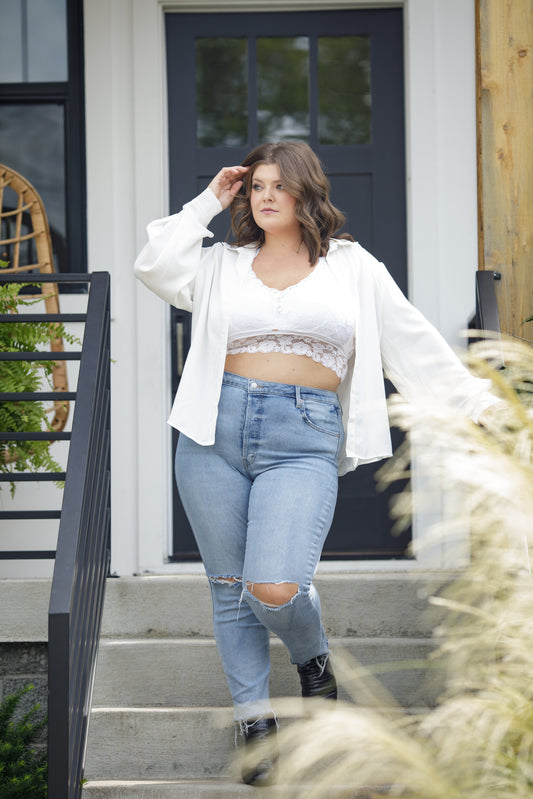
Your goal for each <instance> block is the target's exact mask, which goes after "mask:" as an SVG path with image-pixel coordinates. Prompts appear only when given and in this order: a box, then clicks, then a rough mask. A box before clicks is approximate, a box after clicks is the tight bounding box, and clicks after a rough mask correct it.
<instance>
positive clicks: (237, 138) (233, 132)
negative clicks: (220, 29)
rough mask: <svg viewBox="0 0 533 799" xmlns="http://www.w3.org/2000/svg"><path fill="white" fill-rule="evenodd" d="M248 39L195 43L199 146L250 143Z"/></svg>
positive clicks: (208, 40) (207, 40)
mask: <svg viewBox="0 0 533 799" xmlns="http://www.w3.org/2000/svg"><path fill="white" fill-rule="evenodd" d="M247 63H248V58H247V46H246V39H244V38H239V39H228V38H214V37H205V38H199V39H197V40H196V140H197V143H198V145H199V146H200V147H217V146H226V147H239V146H242V145H245V144H246V143H247V141H248V110H247V109H248V80H247V71H248V67H247Z"/></svg>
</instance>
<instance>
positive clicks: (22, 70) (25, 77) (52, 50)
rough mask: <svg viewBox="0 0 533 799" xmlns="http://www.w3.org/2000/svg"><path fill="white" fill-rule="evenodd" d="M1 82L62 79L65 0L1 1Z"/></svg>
mask: <svg viewBox="0 0 533 799" xmlns="http://www.w3.org/2000/svg"><path fill="white" fill-rule="evenodd" d="M0 20H1V25H0V82H1V83H26V82H28V81H30V82H35V83H43V82H56V81H57V82H63V81H66V80H68V75H67V8H66V0H18V2H17V1H16V0H0Z"/></svg>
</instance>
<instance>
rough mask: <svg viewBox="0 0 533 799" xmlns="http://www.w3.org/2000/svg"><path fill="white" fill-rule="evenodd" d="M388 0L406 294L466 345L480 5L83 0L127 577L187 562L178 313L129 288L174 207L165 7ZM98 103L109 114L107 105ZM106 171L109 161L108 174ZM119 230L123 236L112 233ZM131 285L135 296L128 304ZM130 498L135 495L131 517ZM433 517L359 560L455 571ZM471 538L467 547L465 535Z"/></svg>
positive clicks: (97, 251) (420, 516) (92, 185)
mask: <svg viewBox="0 0 533 799" xmlns="http://www.w3.org/2000/svg"><path fill="white" fill-rule="evenodd" d="M387 7H403V9H404V15H405V18H404V30H405V48H404V49H405V81H406V85H405V93H406V115H405V116H406V165H407V220H408V221H407V237H408V284H409V298H410V299H411V301H413V302H414V304H415V305H416V306H417V307H418V308H419V309H420V310H421V311H422V312H423V313H424V314H425V315H426V316H427V317H428V319H430V320H431V321H432V322H433V323H434V324H435V325H436V326H437V327H438V329H439V330H440V331H441V332H442V333H443V335H444V336H445V338H446V339H447V340H448V341H449V342H450V343H451V344H452V345H456V344H457V343H458V338H457V331H458V330H461V329H463V328H464V327H465V326H466V323H467V319H468V318H469V316H470V314H471V311H472V309H473V304H474V289H473V285H474V272H475V269H476V265H477V211H476V205H477V203H476V196H477V194H476V186H477V184H476V139H475V133H476V127H475V35H474V31H475V25H474V3H473V1H472V2H470V3H465V2H464V0H433V2H431V3H428V2H427V0H404V2H387V1H386V0H374V2H359V1H358V0H335V2H333V3H331V2H328V0H292V1H291V2H286V1H285V0H270V2H268V3H265V2H262V0H256V1H255V2H254V1H253V0H252V1H250V0H233V2H226V0H207V1H206V2H201V1H200V2H190V0H189V2H185V1H184V0H85V30H86V40H85V45H86V46H85V52H86V107H87V161H88V230H89V258H90V262H91V260H94V265H93V266H92V267H91V268H97V265H100V266H99V268H101V262H102V261H101V257H100V256H101V253H102V245H103V243H104V244H105V245H106V248H105V252H109V253H110V264H111V269H112V273H113V283H114V286H115V291H114V297H115V303H116V305H115V321H116V322H118V321H120V322H121V323H122V327H121V328H120V330H121V331H122V332H121V333H120V334H119V335H118V336H117V341H118V351H117V350H116V351H115V352H114V358H115V359H117V363H119V364H120V358H121V352H122V353H123V358H124V360H123V362H122V365H121V366H120V367H119V368H121V369H122V370H123V376H124V380H125V382H124V383H123V385H121V386H120V389H119V391H118V393H117V394H116V395H115V407H116V408H117V410H116V412H115V416H116V417H117V425H116V427H115V431H116V430H117V429H119V428H120V427H121V421H120V415H121V414H122V415H123V414H124V404H123V402H121V397H120V391H123V392H124V399H126V391H127V390H128V388H129V389H130V393H129V394H128V395H127V396H128V397H129V401H130V403H132V404H133V406H134V413H135V429H134V434H133V436H132V430H131V429H130V430H128V431H125V430H123V431H120V432H119V433H117V432H115V436H117V435H120V436H121V440H118V439H117V438H115V446H116V448H117V450H120V451H121V473H120V477H119V478H118V479H115V478H114V488H115V491H116V493H117V494H118V496H117V500H116V501H115V503H114V507H115V508H116V509H117V512H116V517H115V518H114V520H113V544H112V568H113V570H115V571H117V572H118V573H119V574H120V573H122V574H127V573H132V572H155V573H167V572H168V573H171V572H176V571H179V570H180V569H179V564H177V565H176V564H167V563H166V558H167V553H168V551H169V546H168V545H169V536H170V534H171V495H172V492H171V485H172V484H171V481H172V479H173V475H172V470H171V469H170V468H169V464H170V463H171V452H170V435H169V431H168V426H167V425H166V423H165V420H166V418H167V415H168V412H169V400H168V394H169V391H168V386H169V385H170V352H169V350H170V346H169V313H168V310H167V309H166V308H165V307H164V305H163V303H162V302H161V301H160V300H158V299H157V298H156V297H154V296H152V295H150V294H149V292H147V291H146V289H144V287H142V286H136V287H135V288H133V289H132V288H131V285H130V284H131V280H132V278H131V260H130V256H131V255H132V253H135V252H138V251H139V249H140V248H141V247H142V246H143V244H144V243H145V238H146V233H145V230H146V224H147V223H148V222H149V221H150V220H151V219H153V218H157V217H161V216H164V215H165V214H167V213H168V211H169V209H168V166H167V165H168V148H167V120H166V79H165V52H164V14H165V13H166V12H172V13H184V12H190V11H192V10H194V12H195V13H198V12H199V11H205V12H206V13H207V12H212V11H215V10H216V11H221V10H224V11H228V12H231V11H242V12H244V11H254V10H257V11H259V10H265V9H266V10H272V11H281V10H303V9H304V8H305V9H306V10H311V9H312V10H328V9H332V8H335V9H360V8H387ZM450 41H453V42H454V48H453V54H452V52H451V48H450V47H449V42H450ZM139 54H140V55H139ZM109 78H110V79H109ZM102 108H104V109H105V110H106V111H107V112H108V113H107V114H102ZM117 109H118V110H117ZM110 142H111V147H110ZM106 166H107V167H110V169H109V170H107V171H104V169H105V167H106ZM110 174H112V191H111V192H109V196H106V197H105V198H103V197H102V191H101V186H102V185H105V184H106V183H108V182H109V175H110ZM458 187H460V191H458ZM126 190H127V191H126ZM125 201H126V202H125ZM172 210H175V209H172ZM110 229H111V230H112V231H117V232H116V233H114V232H113V233H109V232H108V233H107V234H106V233H104V232H103V231H109V230H110ZM125 233H126V234H127V235H128V236H129V235H131V240H128V242H127V245H126V254H127V257H125V252H124V248H123V246H121V245H124V234H125ZM106 235H107V239H106V238H105V237H106ZM113 237H115V238H113ZM92 254H94V257H92ZM133 257H134V255H133ZM97 258H98V260H96V259H97ZM125 285H126V286H127V288H126V289H125V288H124V286H125ZM124 291H126V294H127V297H128V298H131V300H132V302H131V303H129V302H128V301H127V300H124V301H123V300H122V298H124V296H125V295H124ZM117 329H118V328H117ZM132 340H135V341H136V345H135V347H134V352H133V354H132V352H131V350H132V346H131V342H132ZM132 389H133V390H134V392H135V397H134V399H132V396H131V390H132ZM145 420H146V421H147V420H149V424H150V434H149V435H146V434H145V431H146V427H145V424H146V421H145ZM122 426H124V425H122ZM127 436H128V438H127ZM123 453H125V456H124V455H123ZM126 496H128V497H129V498H130V500H131V503H132V504H131V507H130V508H129V511H128V514H127V516H126V517H125V518H123V515H122V511H123V508H124V501H125V497H126ZM439 500H440V502H439V504H440V506H441V508H442V507H443V506H444V504H446V505H448V501H446V503H444V501H443V497H442V495H441V496H440V497H439ZM119 509H120V510H119ZM435 513H436V514H437V516H439V515H440V509H439V508H438V507H437V508H436V510H434V511H433V512H432V514H431V520H433V519H434V517H435ZM428 518H429V517H428V516H427V515H426V514H424V513H417V514H416V515H415V517H414V519H413V543H414V549H415V553H414V554H415V558H414V559H413V560H410V561H405V562H402V565H401V566H400V565H399V563H398V562H394V563H391V562H390V561H382V562H378V561H376V562H374V561H364V562H357V563H353V564H350V565H352V566H353V568H354V569H361V570H375V569H390V568H391V567H392V568H394V569H395V570H397V569H399V568H402V569H443V568H454V567H455V566H457V565H458V563H457V558H456V556H455V554H454V553H455V551H456V550H455V548H454V549H453V551H452V549H451V548H447V547H445V546H442V547H438V548H434V549H433V550H431V551H429V550H427V549H426V548H424V547H423V546H422V545H423V543H424V530H425V529H426V527H427V524H428ZM463 539H464V543H467V541H468V531H467V530H465V531H464V535H463ZM328 568H331V564H330V563H328ZM342 568H343V569H344V570H345V569H346V568H349V564H346V563H343V564H342Z"/></svg>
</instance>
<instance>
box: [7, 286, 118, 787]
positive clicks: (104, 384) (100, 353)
mask: <svg viewBox="0 0 533 799" xmlns="http://www.w3.org/2000/svg"><path fill="white" fill-rule="evenodd" d="M30 279H31V282H32V283H40V282H53V283H85V284H87V285H88V286H89V296H88V301H87V313H86V314H58V315H57V314H54V315H52V314H42V315H41V314H22V313H21V314H18V315H17V319H16V321H17V322H24V321H26V322H32V321H50V322H52V321H59V322H67V321H68V322H71V321H76V322H85V331H84V336H83V345H82V349H81V351H80V352H61V353H57V352H55V353H52V354H51V353H39V354H36V353H0V358H2V357H4V356H5V357H7V359H13V356H16V357H17V359H21V360H41V359H43V360H44V359H45V358H48V357H50V358H51V359H53V360H55V361H63V360H71V359H79V361H80V367H79V376H78V384H77V390H76V391H75V392H53V391H52V392H36V393H35V394H30V395H29V396H26V395H25V394H24V395H23V394H12V393H0V401H13V400H15V401H16V399H18V400H22V399H33V400H41V399H42V400H45V399H46V400H56V399H64V400H66V399H72V400H74V401H75V408H74V414H73V420H72V431H71V432H70V433H67V432H62V433H53V432H43V433H38V434H37V433H9V432H8V431H7V432H1V433H0V441H8V440H13V439H17V438H26V439H27V440H30V441H31V440H36V439H41V438H43V439H45V440H47V441H54V440H65V439H66V440H70V446H69V454H68V460H67V468H66V472H65V473H61V472H59V473H57V472H53V473H50V472H42V473H29V474H28V473H25V474H13V473H10V474H8V475H0V478H1V479H2V480H3V481H11V480H13V481H28V480H36V481H40V480H63V479H64V481H65V486H64V491H63V502H62V508H61V510H60V511H59V510H53V511H48V510H47V511H4V512H2V513H0V519H2V518H3V519H14V518H17V519H35V520H37V519H45V518H46V519H48V518H59V532H58V540H57V549H56V550H55V552H54V551H49V550H37V551H35V550H20V551H15V552H13V551H9V552H1V553H0V558H3V559H7V558H10V559H21V558H27V559H35V558H54V557H55V565H54V574H53V579H52V590H51V595H50V605H49V611H48V795H49V796H50V797H51V799H78V797H80V796H81V790H82V787H81V782H82V777H83V764H84V756H85V746H86V739H87V730H88V719H89V712H90V705H91V696H92V686H93V679H94V672H95V666H96V653H97V646H98V639H99V634H100V624H101V618H102V610H103V600H104V591H105V578H106V576H107V574H108V571H109V558H110V382H109V381H110V303H109V301H110V298H109V290H110V289H109V274H108V273H106V272H94V273H92V274H90V275H68V276H67V275H62V276H60V275H49V276H48V275H47V276H42V275H40V276H38V277H36V278H34V277H33V275H32V276H31V278H30ZM0 282H18V283H27V282H29V279H28V276H26V277H25V278H21V277H19V276H17V277H14V276H12V275H3V276H2V275H0ZM9 317H10V315H9V314H8V315H1V316H0V322H13V317H12V316H11V317H10V318H9Z"/></svg>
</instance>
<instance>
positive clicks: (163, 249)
mask: <svg viewBox="0 0 533 799" xmlns="http://www.w3.org/2000/svg"><path fill="white" fill-rule="evenodd" d="M220 211H222V206H221V204H220V202H219V201H218V199H217V198H216V196H215V195H214V193H213V192H212V191H211V189H209V188H207V189H205V191H203V192H202V194H200V195H198V197H195V199H194V200H191V202H189V203H187V204H186V205H184V206H183V210H182V211H180V212H179V214H174V215H172V216H167V217H165V218H164V219H156V220H155V221H154V222H150V224H149V225H148V227H147V233H148V243H147V244H146V245H145V246H144V247H143V249H142V250H141V252H140V253H139V255H138V257H137V260H136V261H135V265H134V272H135V276H136V277H137V278H138V279H139V280H141V281H142V282H143V283H144V285H145V286H147V287H148V288H149V289H150V290H151V291H153V292H155V294H157V295H158V296H159V297H161V298H162V299H163V300H165V301H166V302H168V303H170V304H171V305H175V306H176V307H178V308H183V309H184V310H186V311H190V310H192V300H193V294H194V282H195V278H196V275H197V273H198V270H199V269H201V268H202V266H203V265H204V262H205V261H206V260H209V259H210V258H212V248H210V247H202V240H203V239H204V238H205V237H212V236H213V234H212V233H211V231H210V230H208V229H207V225H208V224H209V222H210V221H211V219H212V218H213V217H214V216H215V215H216V214H218V213H220Z"/></svg>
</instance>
